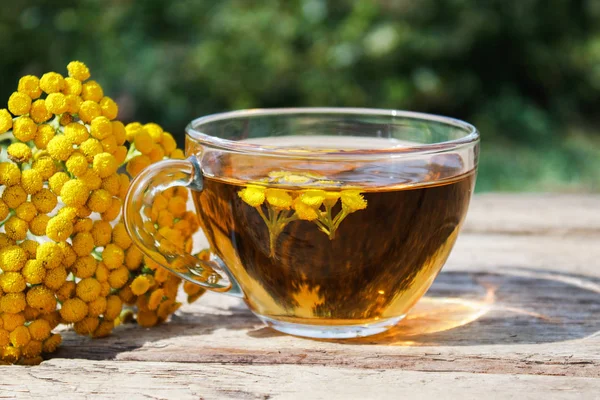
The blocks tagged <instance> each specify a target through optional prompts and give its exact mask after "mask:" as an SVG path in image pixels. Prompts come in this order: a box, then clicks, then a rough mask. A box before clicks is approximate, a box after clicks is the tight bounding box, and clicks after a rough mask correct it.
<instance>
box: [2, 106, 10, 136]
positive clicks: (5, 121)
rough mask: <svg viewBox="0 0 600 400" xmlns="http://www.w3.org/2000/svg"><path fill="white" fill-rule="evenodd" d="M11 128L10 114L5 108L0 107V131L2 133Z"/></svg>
mask: <svg viewBox="0 0 600 400" xmlns="http://www.w3.org/2000/svg"><path fill="white" fill-rule="evenodd" d="M10 128H12V115H10V113H9V112H8V111H7V110H6V108H3V109H0V133H4V132H6V131H8V130H9V129H10Z"/></svg>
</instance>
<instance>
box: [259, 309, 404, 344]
mask: <svg viewBox="0 0 600 400" xmlns="http://www.w3.org/2000/svg"><path fill="white" fill-rule="evenodd" d="M255 315H256V316H257V317H258V318H260V320H261V321H262V322H264V323H265V324H266V325H267V326H269V327H271V328H273V329H275V330H276V331H279V332H283V333H287V334H288V335H294V336H302V337H306V338H312V339H351V338H357V337H364V336H371V335H376V334H378V333H381V332H385V331H387V330H388V329H390V328H392V327H393V326H394V325H396V324H397V323H398V322H400V321H401V320H402V318H404V315H401V316H399V317H394V318H387V319H384V320H380V321H377V322H376V323H372V324H362V325H309V324H296V323H293V322H285V321H280V320H277V319H273V318H270V317H265V316H264V315H260V314H255Z"/></svg>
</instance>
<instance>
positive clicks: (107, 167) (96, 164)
mask: <svg viewBox="0 0 600 400" xmlns="http://www.w3.org/2000/svg"><path fill="white" fill-rule="evenodd" d="M92 168H93V169H94V172H95V173H96V174H98V176H99V177H100V178H106V177H107V176H110V175H112V174H114V173H115V172H117V169H118V168H119V165H118V164H117V160H115V157H114V156H113V155H112V154H110V153H100V154H96V155H95V156H94V161H93V163H92Z"/></svg>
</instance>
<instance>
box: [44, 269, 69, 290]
mask: <svg viewBox="0 0 600 400" xmlns="http://www.w3.org/2000/svg"><path fill="white" fill-rule="evenodd" d="M66 279H67V271H66V269H65V267H62V266H61V267H57V268H54V269H51V270H48V271H47V272H46V276H45V277H44V285H46V287H47V288H49V289H52V290H58V289H60V287H61V286H62V285H63V284H64V283H65V281H66Z"/></svg>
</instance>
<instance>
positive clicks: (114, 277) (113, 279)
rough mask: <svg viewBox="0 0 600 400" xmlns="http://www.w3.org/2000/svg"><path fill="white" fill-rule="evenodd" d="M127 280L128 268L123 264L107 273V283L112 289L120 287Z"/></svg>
mask: <svg viewBox="0 0 600 400" xmlns="http://www.w3.org/2000/svg"><path fill="white" fill-rule="evenodd" d="M128 280H129V270H128V269H127V267H125V266H124V265H123V266H120V267H119V268H117V269H114V270H112V271H111V272H110V274H109V275H108V283H109V284H110V287H111V288H114V289H120V288H122V287H123V286H124V285H125V284H126V283H127V281H128Z"/></svg>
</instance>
